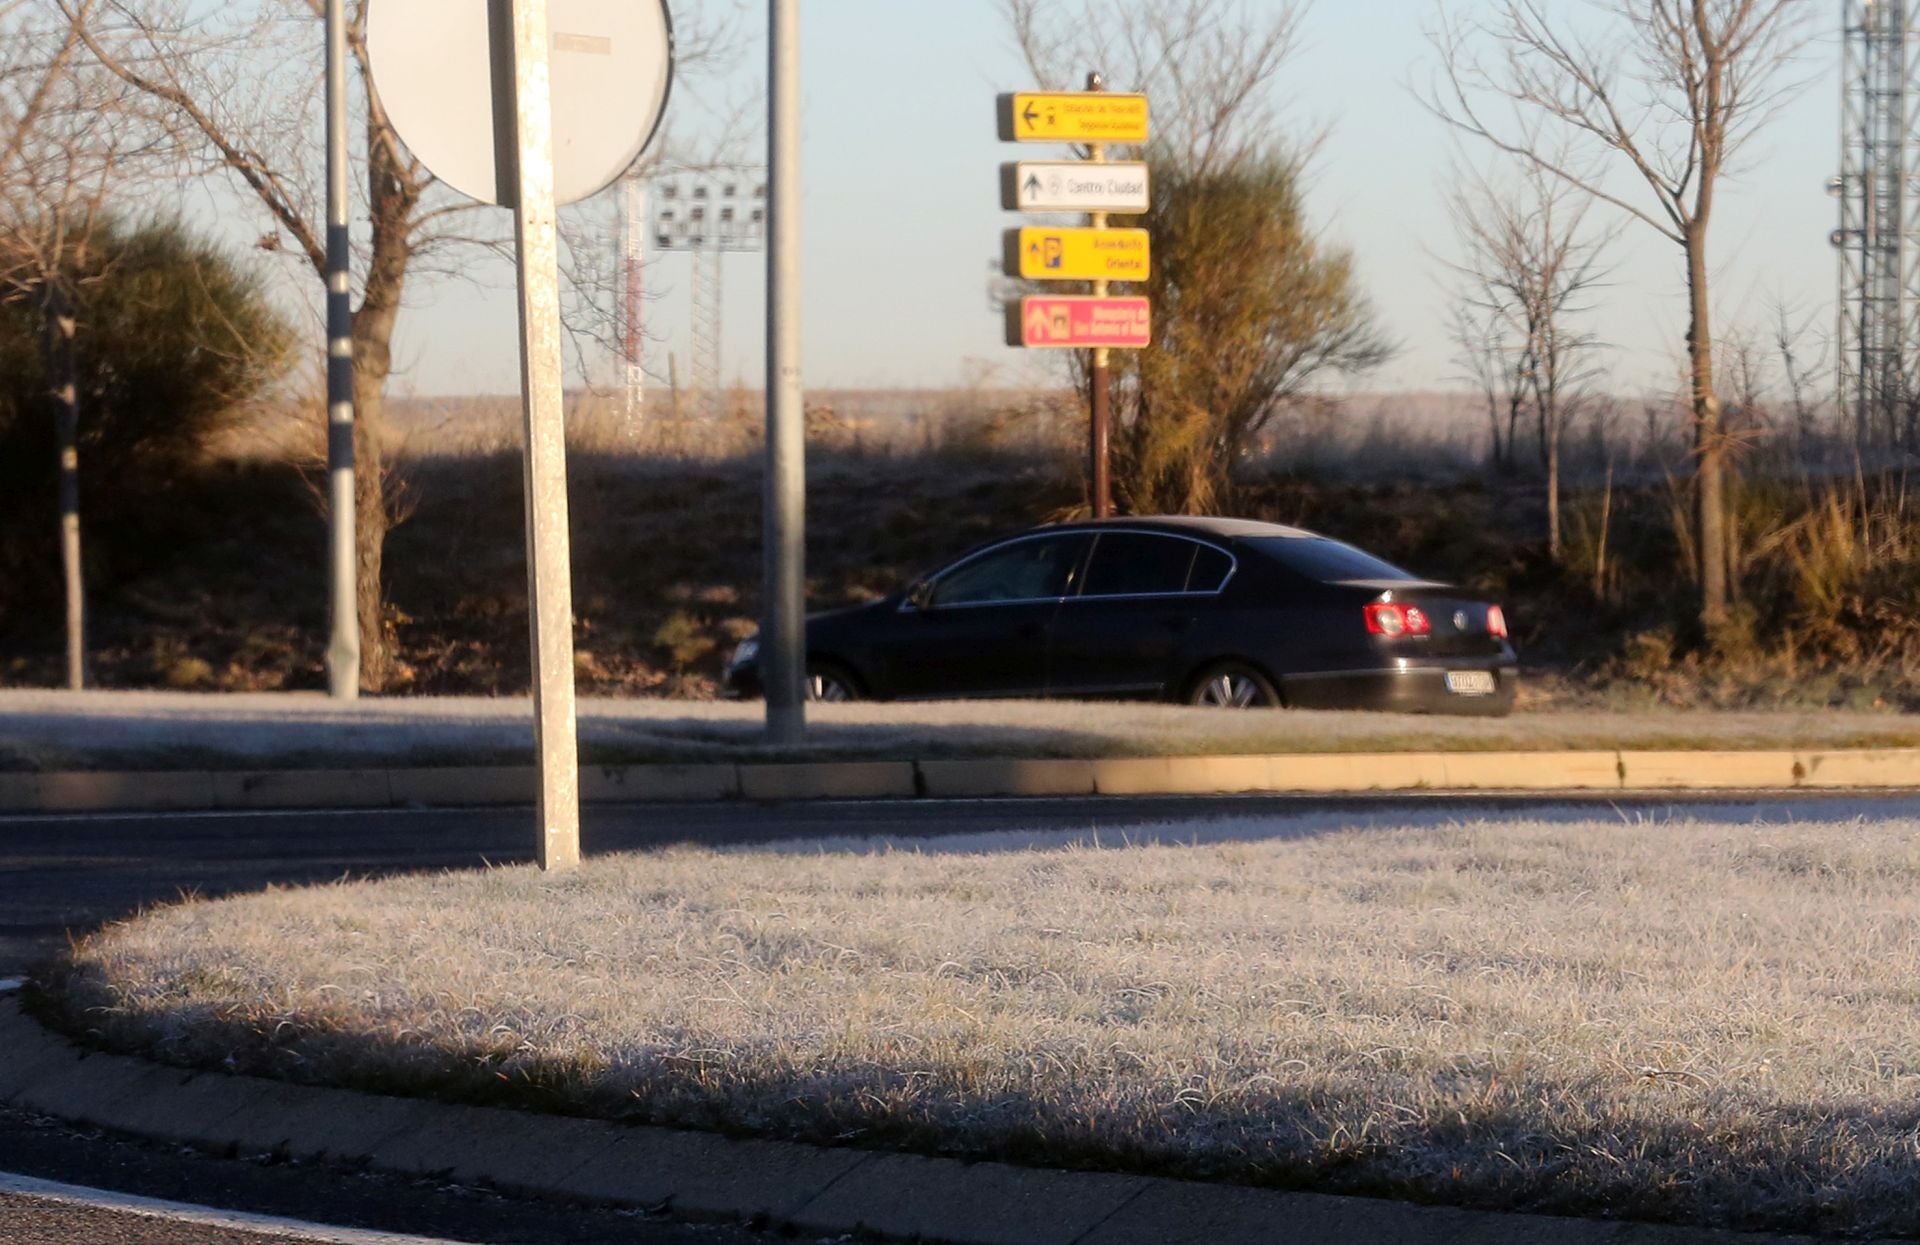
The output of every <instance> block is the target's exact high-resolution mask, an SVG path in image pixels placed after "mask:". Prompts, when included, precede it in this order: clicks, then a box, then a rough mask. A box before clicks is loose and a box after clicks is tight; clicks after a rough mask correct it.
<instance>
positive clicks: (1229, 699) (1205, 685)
mask: <svg viewBox="0 0 1920 1245" xmlns="http://www.w3.org/2000/svg"><path fill="white" fill-rule="evenodd" d="M1186 700H1187V703H1188V704H1190V705H1199V706H1201V707H1203V708H1210V709H1277V708H1279V707H1280V693H1279V691H1277V690H1276V689H1275V688H1274V686H1273V682H1272V680H1270V679H1268V678H1267V676H1266V675H1264V674H1261V673H1260V672H1259V671H1258V670H1255V669H1254V668H1253V667H1252V666H1249V665H1245V664H1243V663H1241V662H1237V661H1229V662H1222V663H1220V664H1219V665H1217V666H1209V667H1207V668H1206V669H1205V670H1202V671H1201V672H1200V675H1199V677H1197V678H1196V679H1194V681H1193V682H1192V683H1191V684H1190V685H1188V688H1187V696H1186Z"/></svg>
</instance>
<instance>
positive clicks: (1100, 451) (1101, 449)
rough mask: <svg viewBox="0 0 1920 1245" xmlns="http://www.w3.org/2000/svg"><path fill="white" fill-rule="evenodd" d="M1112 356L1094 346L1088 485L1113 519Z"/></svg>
mask: <svg viewBox="0 0 1920 1245" xmlns="http://www.w3.org/2000/svg"><path fill="white" fill-rule="evenodd" d="M1106 89H1107V81H1106V79H1105V78H1103V77H1101V76H1100V75H1099V74H1098V73H1090V74H1088V75H1087V90H1088V91H1089V92H1096V91H1104V90H1106ZM1087 158H1088V159H1089V160H1090V161H1092V162H1093V163H1094V164H1105V163H1106V162H1107V145H1106V144H1105V143H1093V144H1091V145H1090V146H1089V147H1088V148H1087ZM1087 224H1088V225H1089V226H1091V227H1092V228H1094V229H1105V228H1106V227H1107V214H1106V213H1105V212H1092V213H1089V214H1088V216H1087ZM1107 293H1108V286H1107V283H1106V282H1105V281H1095V282H1094V283H1093V296H1094V297H1095V298H1105V297H1106V296H1107ZM1110 366H1111V358H1110V356H1109V355H1108V352H1107V348H1106V347H1105V346H1096V347H1094V350H1093V374H1092V376H1091V378H1090V379H1091V381H1092V390H1093V392H1092V398H1093V401H1092V406H1093V409H1092V410H1091V411H1090V412H1088V414H1089V416H1090V422H1089V425H1088V437H1087V448H1088V453H1089V457H1090V460H1091V461H1090V470H1089V471H1088V473H1087V474H1088V481H1087V483H1088V487H1089V490H1090V491H1091V492H1092V494H1093V517H1094V518H1096V519H1110V518H1112V517H1113V476H1112V473H1111V469H1110V468H1111V463H1112V458H1111V451H1110V449H1109V442H1110V441H1111V440H1112V437H1113V379H1112V378H1113V374H1112V372H1111V371H1110V370H1109V369H1110Z"/></svg>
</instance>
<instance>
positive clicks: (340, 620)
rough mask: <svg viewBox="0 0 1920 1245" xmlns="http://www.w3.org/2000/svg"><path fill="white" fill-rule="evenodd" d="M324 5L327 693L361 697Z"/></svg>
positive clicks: (338, 55) (343, 260) (346, 249)
mask: <svg viewBox="0 0 1920 1245" xmlns="http://www.w3.org/2000/svg"><path fill="white" fill-rule="evenodd" d="M345 7H346V6H345V0H327V565H328V599H329V601H330V603H331V608H332V612H333V618H332V631H331V634H330V636H329V637H328V640H327V691H328V693H329V694H331V695H332V696H333V697H334V698H335V699H337V700H353V699H355V698H357V697H358V696H359V695H360V608H359V606H360V602H359V578H358V569H359V549H358V547H357V545H356V543H355V532H354V524H355V514H354V497H353V473H354V461H353V307H352V303H351V297H352V296H351V293H350V290H349V277H348V266H349V265H350V264H351V263H352V262H353V258H352V257H353V253H352V250H351V248H350V246H349V241H348V234H347V207H348V203H349V200H348V198H347V19H346V13H345Z"/></svg>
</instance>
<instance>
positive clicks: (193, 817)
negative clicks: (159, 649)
mask: <svg viewBox="0 0 1920 1245" xmlns="http://www.w3.org/2000/svg"><path fill="white" fill-rule="evenodd" d="M528 807H532V806H531V805H529V806H528ZM496 811H497V812H514V811H516V810H515V809H513V808H510V807H509V808H497V809H496V808H311V809H306V808H262V809H246V808H220V809H211V808H210V809H206V810H204V811H194V810H161V811H158V812H151V813H123V812H104V813H88V812H71V813H0V825H34V824H44V823H60V822H70V821H249V820H260V821H271V820H276V819H280V818H287V817H337V818H341V819H345V818H349V817H425V816H429V815H432V814H435V813H485V812H496ZM518 811H525V810H524V809H522V810H518Z"/></svg>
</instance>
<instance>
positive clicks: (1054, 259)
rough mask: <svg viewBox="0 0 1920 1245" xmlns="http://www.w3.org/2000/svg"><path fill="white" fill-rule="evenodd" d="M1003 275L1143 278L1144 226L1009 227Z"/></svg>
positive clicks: (1145, 268) (1070, 278) (1146, 257)
mask: <svg viewBox="0 0 1920 1245" xmlns="http://www.w3.org/2000/svg"><path fill="white" fill-rule="evenodd" d="M1006 248H1007V251H1006V263H1007V275H1008V276H1010V277H1024V278H1026V279H1027V280H1029V281H1145V280H1146V279H1147V272H1148V269H1149V267H1150V251H1149V249H1148V244H1147V231H1146V230H1144V229H1009V230H1007V237H1006Z"/></svg>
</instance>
